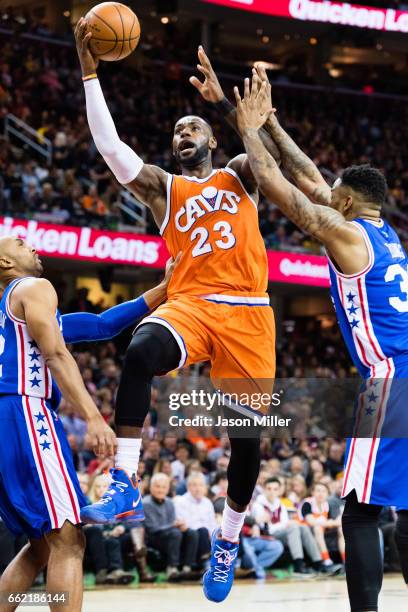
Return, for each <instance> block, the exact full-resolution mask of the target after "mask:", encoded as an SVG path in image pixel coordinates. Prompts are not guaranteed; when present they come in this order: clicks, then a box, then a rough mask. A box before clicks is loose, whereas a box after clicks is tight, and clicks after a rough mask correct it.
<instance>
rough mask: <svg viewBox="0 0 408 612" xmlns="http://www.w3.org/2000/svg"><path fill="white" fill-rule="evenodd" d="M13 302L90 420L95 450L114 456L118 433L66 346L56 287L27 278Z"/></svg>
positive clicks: (59, 381)
mask: <svg viewBox="0 0 408 612" xmlns="http://www.w3.org/2000/svg"><path fill="white" fill-rule="evenodd" d="M10 305H11V308H12V310H13V312H15V313H16V315H17V316H18V317H19V318H22V319H23V320H25V322H26V324H27V331H28V333H29V335H30V336H31V338H32V339H33V340H34V341H35V342H36V344H37V345H38V348H39V350H40V353H41V355H42V356H43V358H44V361H45V363H46V365H47V366H48V367H49V369H50V371H51V374H52V376H53V378H54V379H55V381H56V383H57V384H58V386H59V388H60V389H61V391H62V395H63V396H64V397H65V399H67V400H68V401H69V402H70V403H71V404H73V405H74V406H75V407H76V408H77V410H78V412H79V413H80V414H81V416H82V417H83V418H84V420H85V421H86V422H87V424H88V432H89V434H90V435H91V438H92V441H93V446H94V449H95V451H96V452H97V453H98V454H100V455H105V454H107V455H110V456H112V455H113V454H114V451H115V445H116V442H115V435H114V433H113V431H112V430H111V429H110V428H109V427H108V426H107V425H106V423H105V421H104V420H103V418H102V416H101V414H100V412H99V410H98V409H97V407H96V406H95V404H94V402H93V400H92V398H91V396H90V395H89V393H88V391H87V390H86V388H85V385H84V382H83V380H82V376H81V374H80V372H79V369H78V366H77V364H76V363H75V360H74V358H73V357H72V355H71V353H70V352H69V351H68V349H67V347H66V346H65V342H64V338H63V337H62V334H61V331H60V329H59V326H58V323H57V319H56V316H55V312H56V309H57V294H56V293H55V289H54V287H53V286H52V285H51V283H50V282H49V281H47V280H45V279H27V280H26V281H24V282H23V283H20V284H19V285H17V287H16V288H15V290H14V291H13V292H12V294H11V304H10Z"/></svg>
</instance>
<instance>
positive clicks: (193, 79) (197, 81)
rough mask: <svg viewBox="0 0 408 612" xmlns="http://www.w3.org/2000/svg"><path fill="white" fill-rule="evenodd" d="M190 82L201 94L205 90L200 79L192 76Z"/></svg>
mask: <svg viewBox="0 0 408 612" xmlns="http://www.w3.org/2000/svg"><path fill="white" fill-rule="evenodd" d="M189 81H190V83H191V84H192V86H193V87H195V88H196V89H198V91H199V92H200V93H201V90H202V88H203V83H202V82H201V81H200V79H197V77H195V76H192V77H190V78H189Z"/></svg>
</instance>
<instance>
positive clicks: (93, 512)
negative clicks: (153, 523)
mask: <svg viewBox="0 0 408 612" xmlns="http://www.w3.org/2000/svg"><path fill="white" fill-rule="evenodd" d="M110 473H111V476H112V483H111V486H110V487H109V489H108V491H106V493H105V494H104V495H103V496H102V498H101V499H100V501H98V502H96V503H95V504H91V505H89V506H84V507H83V508H81V521H82V522H83V523H88V524H91V525H92V524H104V523H124V522H139V521H143V520H144V518H145V515H144V511H143V505H142V496H141V494H140V491H139V487H138V484H137V478H136V475H135V474H133V476H132V477H131V478H129V476H128V474H127V473H126V472H125V470H122V469H120V468H114V469H113V470H111V471H110Z"/></svg>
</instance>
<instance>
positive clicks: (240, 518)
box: [221, 502, 246, 542]
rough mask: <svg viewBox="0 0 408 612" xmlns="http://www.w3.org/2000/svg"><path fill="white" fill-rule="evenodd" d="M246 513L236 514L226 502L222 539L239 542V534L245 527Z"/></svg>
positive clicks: (223, 514)
mask: <svg viewBox="0 0 408 612" xmlns="http://www.w3.org/2000/svg"><path fill="white" fill-rule="evenodd" d="M245 515H246V512H235V510H233V509H232V508H230V507H229V505H228V504H227V502H225V506H224V512H223V513H222V522H221V537H222V539H223V540H228V541H229V542H238V540H239V534H240V533H241V529H242V527H243V525H244V520H245Z"/></svg>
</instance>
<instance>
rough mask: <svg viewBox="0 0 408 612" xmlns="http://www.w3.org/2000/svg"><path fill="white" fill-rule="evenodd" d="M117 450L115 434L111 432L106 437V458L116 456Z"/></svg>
mask: <svg viewBox="0 0 408 612" xmlns="http://www.w3.org/2000/svg"><path fill="white" fill-rule="evenodd" d="M115 448H116V444H115V434H114V433H113V431H110V432H108V435H107V436H106V456H107V457H113V456H114V454H115Z"/></svg>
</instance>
